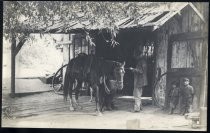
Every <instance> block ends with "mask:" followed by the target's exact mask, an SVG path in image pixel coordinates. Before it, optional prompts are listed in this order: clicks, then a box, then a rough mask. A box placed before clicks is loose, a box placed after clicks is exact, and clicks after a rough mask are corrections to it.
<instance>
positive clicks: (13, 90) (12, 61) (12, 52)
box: [10, 34, 16, 97]
mask: <svg viewBox="0 0 210 133" xmlns="http://www.w3.org/2000/svg"><path fill="white" fill-rule="evenodd" d="M15 48H16V38H15V35H14V34H13V35H12V44H11V94H10V96H11V97H14V96H15Z"/></svg>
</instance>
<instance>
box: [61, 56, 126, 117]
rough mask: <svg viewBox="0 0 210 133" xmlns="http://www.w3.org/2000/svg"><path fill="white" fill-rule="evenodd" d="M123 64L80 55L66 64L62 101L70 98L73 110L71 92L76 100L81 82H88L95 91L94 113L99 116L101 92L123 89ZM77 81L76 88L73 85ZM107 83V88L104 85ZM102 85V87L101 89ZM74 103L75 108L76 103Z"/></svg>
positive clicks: (101, 102)
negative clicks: (73, 92)
mask: <svg viewBox="0 0 210 133" xmlns="http://www.w3.org/2000/svg"><path fill="white" fill-rule="evenodd" d="M124 65H125V63H120V62H115V61H109V60H104V59H102V58H98V57H96V56H93V55H85V54H83V55H80V56H78V57H76V58H73V59H72V60H70V62H69V63H68V66H67V69H66V74H65V79H64V87H63V89H64V99H65V100H67V97H68V96H69V97H70V110H72V109H74V107H73V99H72V91H73V90H74V91H75V99H76V100H78V93H79V89H80V88H81V85H82V82H84V81H85V82H88V83H89V85H90V86H91V87H92V88H93V90H94V91H95V94H96V95H95V101H96V111H97V113H98V115H101V111H102V104H103V94H104V93H103V92H104V91H105V92H106V93H110V91H111V90H112V89H115V90H116V89H119V90H121V89H122V88H123V77H124V73H125V71H124ZM75 80H77V86H76V87H75V88H74V87H73V84H74V83H75ZM107 81H108V82H109V88H108V87H107V85H106V83H107ZM102 85H103V87H101V86H102ZM75 102H76V106H77V105H78V104H77V101H75Z"/></svg>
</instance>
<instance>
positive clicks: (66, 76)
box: [63, 66, 70, 101]
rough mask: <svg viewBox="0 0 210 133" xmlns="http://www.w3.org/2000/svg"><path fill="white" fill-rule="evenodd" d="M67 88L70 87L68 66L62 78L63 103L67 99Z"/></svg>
mask: <svg viewBox="0 0 210 133" xmlns="http://www.w3.org/2000/svg"><path fill="white" fill-rule="evenodd" d="M69 86H70V71H69V66H67V68H66V74H65V78H64V85H63V96H64V100H65V101H67V97H68V94H69Z"/></svg>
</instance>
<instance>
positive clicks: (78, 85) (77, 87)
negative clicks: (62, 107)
mask: <svg viewBox="0 0 210 133" xmlns="http://www.w3.org/2000/svg"><path fill="white" fill-rule="evenodd" d="M81 87H82V81H79V80H78V84H77V86H76V88H75V104H76V108H78V107H79V108H80V109H82V106H81V105H79V102H78V99H79V90H80V88H81Z"/></svg>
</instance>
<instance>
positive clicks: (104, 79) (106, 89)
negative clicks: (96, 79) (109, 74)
mask: <svg viewBox="0 0 210 133" xmlns="http://www.w3.org/2000/svg"><path fill="white" fill-rule="evenodd" d="M103 83H104V87H105V91H106V93H107V94H110V90H109V88H108V87H107V85H106V78H105V76H104V77H103Z"/></svg>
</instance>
